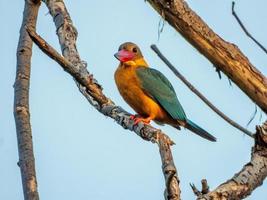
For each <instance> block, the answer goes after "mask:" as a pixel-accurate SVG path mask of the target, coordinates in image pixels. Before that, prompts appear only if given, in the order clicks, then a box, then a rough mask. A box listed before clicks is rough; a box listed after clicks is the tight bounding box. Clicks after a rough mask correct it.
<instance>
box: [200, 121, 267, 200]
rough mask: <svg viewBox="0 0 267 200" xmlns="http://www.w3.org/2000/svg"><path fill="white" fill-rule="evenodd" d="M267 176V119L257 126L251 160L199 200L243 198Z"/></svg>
mask: <svg viewBox="0 0 267 200" xmlns="http://www.w3.org/2000/svg"><path fill="white" fill-rule="evenodd" d="M266 176H267V121H266V122H265V123H264V124H263V125H262V126H257V133H256V139H255V146H254V147H253V148H252V152H251V160H250V162H249V163H247V164H246V165H244V167H243V168H242V170H241V171H240V172H238V173H237V174H235V175H234V176H233V178H231V179H230V180H228V181H226V182H225V183H223V184H221V185H220V186H219V187H217V188H216V189H215V190H213V191H211V192H209V193H207V194H204V195H202V194H200V195H199V196H198V200H209V199H212V200H237V199H243V198H245V197H247V196H248V195H250V194H251V192H252V191H253V190H254V189H255V188H257V187H258V186H260V185H262V183H263V181H264V179H265V178H266Z"/></svg>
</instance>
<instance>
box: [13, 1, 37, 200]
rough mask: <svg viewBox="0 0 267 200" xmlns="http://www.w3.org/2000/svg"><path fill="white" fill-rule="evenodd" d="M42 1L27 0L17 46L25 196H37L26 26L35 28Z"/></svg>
mask: <svg viewBox="0 0 267 200" xmlns="http://www.w3.org/2000/svg"><path fill="white" fill-rule="evenodd" d="M39 7H40V1H33V0H28V1H25V7H24V13H23V20H22V25H21V29H20V38H19V43H18V47H17V72H16V80H15V84H14V92H15V97H14V117H15V122H16V130H17V141H18V152H19V162H18V166H19V167H20V171H21V178H22V185H23V192H24V199H25V200H38V199H39V196H38V191H37V181H36V173H35V164H34V154H33V144H32V132H31V124H30V111H29V86H30V71H31V56H32V40H31V38H30V37H29V35H28V33H27V31H26V27H29V28H31V29H33V30H35V27H36V20H37V15H38V10H39Z"/></svg>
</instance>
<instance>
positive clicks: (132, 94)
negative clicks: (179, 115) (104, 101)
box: [115, 65, 173, 123]
mask: <svg viewBox="0 0 267 200" xmlns="http://www.w3.org/2000/svg"><path fill="white" fill-rule="evenodd" d="M135 69H136V67H132V66H122V65H120V66H119V67H118V69H117V70H116V72H115V81H116V84H117V87H118V90H119V92H120V94H121V96H122V97H123V99H124V100H125V101H126V102H127V103H128V104H129V105H130V106H131V107H132V108H133V109H134V110H135V112H137V113H138V114H139V115H141V116H142V117H151V118H152V119H155V120H156V121H159V122H164V123H170V121H173V120H171V119H170V117H169V115H168V114H167V113H166V112H165V111H164V109H162V107H161V106H160V105H158V103H157V102H155V101H154V100H153V99H152V98H151V97H149V96H148V95H147V94H146V93H145V92H144V91H143V90H142V88H141V87H140V82H139V80H138V77H137V75H136V72H135Z"/></svg>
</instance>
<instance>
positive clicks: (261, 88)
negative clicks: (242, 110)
mask: <svg viewBox="0 0 267 200" xmlns="http://www.w3.org/2000/svg"><path fill="white" fill-rule="evenodd" d="M147 1H148V2H149V3H150V4H151V5H152V7H153V8H154V9H155V10H156V11H157V12H158V13H159V14H160V15H161V16H162V17H163V18H164V19H165V20H166V21H167V22H168V23H169V24H170V25H171V26H172V27H173V28H175V29H176V30H177V31H178V32H179V33H180V34H181V35H182V36H183V37H184V38H185V39H186V40H187V41H188V42H190V43H191V44H192V45H193V46H194V47H195V48H196V49H197V50H198V51H199V52H200V53H201V54H203V55H204V56H205V57H206V58H207V59H209V61H210V62H212V63H213V64H214V66H216V67H217V68H218V69H219V70H221V71H222V72H223V73H225V74H226V76H228V77H229V78H230V79H231V80H232V81H233V82H234V83H235V84H236V85H237V86H238V87H239V88H240V89H241V90H242V91H243V92H245V93H246V94H247V96H248V97H250V99H251V100H252V101H254V102H255V103H256V104H257V105H258V106H259V107H260V108H261V109H262V110H263V111H264V112H265V113H267V79H266V77H265V76H264V75H263V74H261V72H259V71H258V70H257V69H256V68H255V67H254V66H253V65H252V64H251V63H250V61H249V60H248V58H247V57H246V56H245V55H244V54H243V53H242V52H241V51H240V50H239V49H238V47H237V46H236V45H234V44H231V43H229V42H226V41H225V40H223V39H222V38H221V37H220V36H218V35H217V34H216V33H214V32H213V31H212V30H211V29H210V28H209V26H208V25H207V24H206V23H205V22H204V21H203V20H202V19H201V18H200V17H199V16H198V15H197V14H196V13H195V12H194V11H192V10H191V9H190V8H189V7H188V5H187V3H186V2H185V1H184V0H147Z"/></svg>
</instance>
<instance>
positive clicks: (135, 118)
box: [130, 115, 151, 125]
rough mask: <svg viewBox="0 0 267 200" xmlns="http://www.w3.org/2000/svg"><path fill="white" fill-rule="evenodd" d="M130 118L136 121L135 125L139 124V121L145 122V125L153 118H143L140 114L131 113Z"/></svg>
mask: <svg viewBox="0 0 267 200" xmlns="http://www.w3.org/2000/svg"><path fill="white" fill-rule="evenodd" d="M130 119H131V120H133V121H134V125H136V124H138V123H139V122H143V123H144V124H145V125H149V124H150V121H151V118H150V117H148V118H142V117H140V116H139V115H130Z"/></svg>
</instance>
